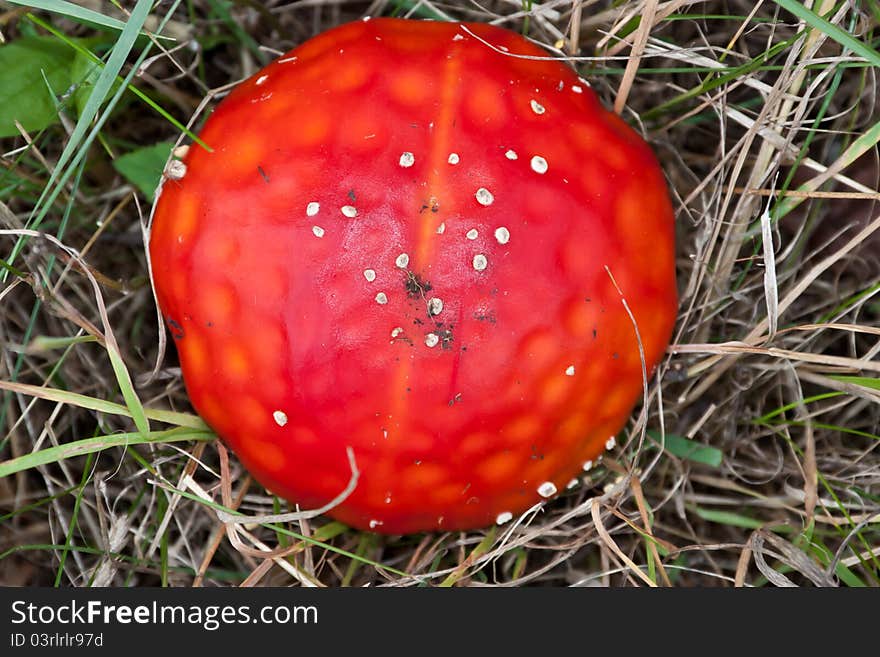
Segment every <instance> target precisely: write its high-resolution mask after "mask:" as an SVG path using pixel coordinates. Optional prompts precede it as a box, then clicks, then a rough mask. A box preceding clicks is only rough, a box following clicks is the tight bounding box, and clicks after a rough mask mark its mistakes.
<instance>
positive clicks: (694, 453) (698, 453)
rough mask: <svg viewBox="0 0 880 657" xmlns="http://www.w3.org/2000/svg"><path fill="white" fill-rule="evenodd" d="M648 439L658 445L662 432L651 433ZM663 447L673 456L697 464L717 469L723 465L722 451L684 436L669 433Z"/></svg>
mask: <svg viewBox="0 0 880 657" xmlns="http://www.w3.org/2000/svg"><path fill="white" fill-rule="evenodd" d="M648 437H649V438H650V439H651V440H653V441H654V442H655V443H657V444H658V445H659V444H661V443H660V432H658V431H649V432H648ZM663 447H664V448H665V449H666V451H667V452H669V453H670V454H672V455H673V456H677V457H678V458H680V459H685V460H687V461H694V462H695V463H703V464H705V465H710V466H712V467H713V468H717V467H719V466H720V465H721V461H722V458H723V456H724V454H723V453H722V452H721V450H720V449H717V448H715V447H709V446H708V445H704V444H702V443H698V442H696V441H694V440H690V439H689V438H685V437H684V436H678V435H676V434H674V433H667V434H666V439H665V442H664V443H663Z"/></svg>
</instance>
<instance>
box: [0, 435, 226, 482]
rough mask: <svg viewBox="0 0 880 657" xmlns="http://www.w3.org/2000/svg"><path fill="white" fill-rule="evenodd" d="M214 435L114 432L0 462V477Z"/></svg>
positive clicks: (208, 437) (202, 438) (212, 436)
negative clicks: (107, 451) (106, 452)
mask: <svg viewBox="0 0 880 657" xmlns="http://www.w3.org/2000/svg"><path fill="white" fill-rule="evenodd" d="M214 438H215V436H214V434H213V433H211V432H208V431H193V430H192V429H169V430H167V431H151V432H149V433H148V434H143V433H141V432H135V433H114V434H111V435H107V436H97V437H95V438H85V439H83V440H77V441H74V442H72V443H65V444H64V445H58V446H57V447H49V448H47V449H43V450H40V451H39V452H32V453H30V454H25V455H23V456H19V457H17V458H13V459H9V460H8V461H2V462H0V478H3V477H8V476H9V475H11V474H15V473H16V472H24V471H25V470H30V469H31V468H35V467H37V466H38V465H47V464H49V463H57V462H58V461H61V460H64V459H69V458H73V457H75V456H82V455H84V454H92V453H94V452H100V451H102V450H105V449H109V448H111V447H126V446H128V445H145V444H151V443H179V442H186V441H190V440H214Z"/></svg>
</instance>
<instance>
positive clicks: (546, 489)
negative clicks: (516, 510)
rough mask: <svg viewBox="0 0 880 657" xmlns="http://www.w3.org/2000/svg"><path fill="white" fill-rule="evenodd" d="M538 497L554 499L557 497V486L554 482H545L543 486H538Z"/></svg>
mask: <svg viewBox="0 0 880 657" xmlns="http://www.w3.org/2000/svg"><path fill="white" fill-rule="evenodd" d="M538 495H540V496H541V497H553V496H554V495H556V484H554V483H553V482H552V481H545V482H544V483H543V484H541V485H540V486H538Z"/></svg>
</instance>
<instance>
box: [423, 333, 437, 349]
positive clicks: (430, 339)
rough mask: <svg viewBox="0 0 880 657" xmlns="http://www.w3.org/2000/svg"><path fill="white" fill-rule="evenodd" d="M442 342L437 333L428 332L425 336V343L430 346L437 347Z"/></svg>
mask: <svg viewBox="0 0 880 657" xmlns="http://www.w3.org/2000/svg"><path fill="white" fill-rule="evenodd" d="M439 343H440V336H438V335H437V334H436V333H428V335H426V336H425V345H427V346H428V347H436V346H437V345H438V344H439Z"/></svg>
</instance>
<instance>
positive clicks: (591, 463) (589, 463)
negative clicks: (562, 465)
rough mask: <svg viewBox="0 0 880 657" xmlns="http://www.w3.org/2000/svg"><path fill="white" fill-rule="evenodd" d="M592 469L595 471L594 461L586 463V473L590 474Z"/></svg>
mask: <svg viewBox="0 0 880 657" xmlns="http://www.w3.org/2000/svg"><path fill="white" fill-rule="evenodd" d="M592 469H593V462H592V461H584V472H589V471H590V470H592Z"/></svg>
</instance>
